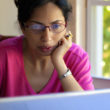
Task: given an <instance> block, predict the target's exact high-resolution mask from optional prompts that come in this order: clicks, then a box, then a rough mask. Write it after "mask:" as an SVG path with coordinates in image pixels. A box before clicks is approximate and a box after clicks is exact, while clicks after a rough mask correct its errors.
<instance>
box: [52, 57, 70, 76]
mask: <svg viewBox="0 0 110 110" xmlns="http://www.w3.org/2000/svg"><path fill="white" fill-rule="evenodd" d="M53 65H54V67H55V68H56V70H57V72H58V76H59V77H61V76H62V75H63V74H64V73H65V72H67V70H68V68H67V66H66V64H65V62H64V60H63V59H60V60H59V59H57V60H56V61H55V62H53Z"/></svg>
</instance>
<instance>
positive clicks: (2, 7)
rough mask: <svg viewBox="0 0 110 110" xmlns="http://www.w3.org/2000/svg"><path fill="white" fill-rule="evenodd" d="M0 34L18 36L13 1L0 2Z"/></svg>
mask: <svg viewBox="0 0 110 110" xmlns="http://www.w3.org/2000/svg"><path fill="white" fill-rule="evenodd" d="M0 34H3V35H20V30H19V25H18V21H17V8H16V6H15V4H14V0H0Z"/></svg>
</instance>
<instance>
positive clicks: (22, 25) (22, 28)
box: [19, 22, 25, 33]
mask: <svg viewBox="0 0 110 110" xmlns="http://www.w3.org/2000/svg"><path fill="white" fill-rule="evenodd" d="M19 25H20V28H21V31H22V32H23V33H24V32H25V26H24V24H23V23H22V24H21V23H20V22H19Z"/></svg>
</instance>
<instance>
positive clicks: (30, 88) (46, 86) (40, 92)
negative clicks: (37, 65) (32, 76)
mask: <svg viewBox="0 0 110 110" xmlns="http://www.w3.org/2000/svg"><path fill="white" fill-rule="evenodd" d="M23 38H24V37H22V39H21V61H22V70H23V75H24V79H25V82H26V85H27V86H28V89H29V91H30V92H31V93H32V94H44V93H45V92H46V91H47V90H48V88H49V87H50V85H51V84H52V82H53V79H54V78H55V76H56V74H55V73H56V69H55V68H54V70H53V72H52V75H51V77H50V79H49V80H48V82H47V83H46V84H45V86H44V87H43V88H42V89H41V90H40V91H39V92H35V90H33V88H32V87H31V85H30V83H29V81H28V79H27V76H26V73H25V69H24V58H23Z"/></svg>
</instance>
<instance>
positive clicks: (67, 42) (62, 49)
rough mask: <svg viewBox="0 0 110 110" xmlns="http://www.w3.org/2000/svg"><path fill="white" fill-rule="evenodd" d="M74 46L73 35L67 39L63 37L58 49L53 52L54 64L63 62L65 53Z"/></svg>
mask: <svg viewBox="0 0 110 110" xmlns="http://www.w3.org/2000/svg"><path fill="white" fill-rule="evenodd" d="M71 46H72V34H71V32H69V33H68V34H67V35H65V37H63V38H62V39H61V40H60V42H59V45H58V47H57V48H56V49H55V50H54V51H53V53H52V56H51V57H52V61H53V63H58V60H59V61H62V60H63V57H64V55H65V53H66V52H67V51H68V50H69V48H70V47H71Z"/></svg>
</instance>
